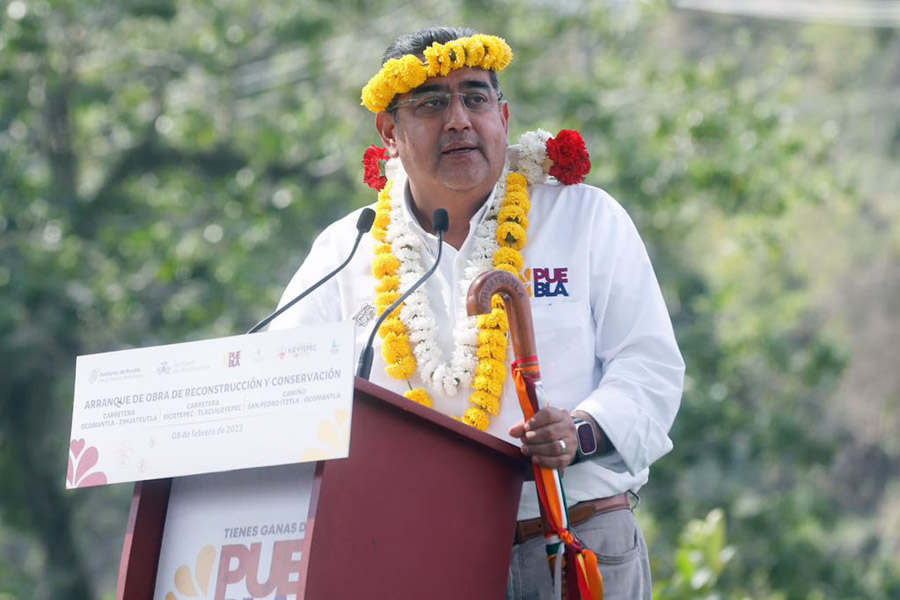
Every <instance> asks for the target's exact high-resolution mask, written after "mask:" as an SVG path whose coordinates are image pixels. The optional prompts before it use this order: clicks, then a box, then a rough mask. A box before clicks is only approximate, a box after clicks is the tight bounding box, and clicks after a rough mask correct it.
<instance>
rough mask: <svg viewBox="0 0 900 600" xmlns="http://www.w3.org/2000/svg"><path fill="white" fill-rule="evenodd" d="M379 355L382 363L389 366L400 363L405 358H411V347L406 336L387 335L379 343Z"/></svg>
mask: <svg viewBox="0 0 900 600" xmlns="http://www.w3.org/2000/svg"><path fill="white" fill-rule="evenodd" d="M381 355H382V356H383V357H384V362H386V363H387V364H389V365H391V364H394V363H397V362H399V361H401V360H402V359H404V358H406V357H407V356H412V346H410V345H409V338H408V337H407V336H406V335H396V334H388V335H386V336H384V340H383V341H382V342H381Z"/></svg>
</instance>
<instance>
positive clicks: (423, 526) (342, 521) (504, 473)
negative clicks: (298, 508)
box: [117, 379, 530, 600]
mask: <svg viewBox="0 0 900 600" xmlns="http://www.w3.org/2000/svg"><path fill="white" fill-rule="evenodd" d="M529 466H530V463H529V462H528V461H527V460H526V459H525V458H524V457H522V455H521V453H520V452H519V450H518V448H516V447H515V446H513V445H511V444H508V443H506V442H504V441H501V440H499V439H497V438H495V437H493V436H491V435H488V434H485V433H481V432H479V431H476V430H475V429H473V428H471V427H469V426H467V425H464V424H462V423H460V422H458V421H455V420H454V419H451V418H450V417H447V416H445V415H442V414H440V413H438V412H436V411H433V410H431V409H428V408H425V407H423V406H419V405H418V404H415V403H413V402H411V401H409V400H407V399H406V398H403V397H402V396H398V395H397V394H394V393H393V392H389V391H387V390H385V389H383V388H380V387H378V386H376V385H374V384H372V383H369V382H368V381H365V380H362V379H356V381H355V384H354V402H353V417H352V425H351V438H350V456H349V458H346V459H339V460H330V461H323V462H320V463H318V465H317V467H316V474H315V480H314V482H313V486H312V497H311V499H310V509H309V515H308V518H307V519H306V534H305V538H304V542H303V551H302V558H301V560H302V564H301V567H300V579H299V581H298V585H297V587H298V590H297V598H306V599H309V600H319V599H323V600H340V599H342V598H373V599H374V598H377V599H379V600H381V599H398V600H400V599H406V598H410V599H417V598H429V599H435V600H439V599H444V598H446V599H447V600H451V599H452V600H458V599H459V598H467V599H480V598H485V599H496V598H502V597H503V595H504V593H505V590H506V580H507V574H508V568H509V560H510V554H511V551H512V541H513V534H514V530H515V521H516V513H517V509H518V504H519V495H520V493H521V489H522V482H523V480H524V478H525V477H526V475H527V473H528V469H529ZM171 483H172V480H171V479H162V480H154V481H143V482H139V483H138V484H136V485H135V490H134V496H133V499H132V505H131V514H130V516H129V519H128V528H127V531H126V535H125V543H124V548H123V550H122V559H121V563H120V567H119V584H118V591H117V598H119V599H124V600H132V599H142V600H143V599H151V598H153V597H154V588H155V586H156V574H157V565H158V563H159V558H160V549H161V544H162V537H163V531H164V529H165V523H166V509H167V506H168V501H169V491H170V489H171ZM299 518H300V519H301V520H302V519H303V516H299Z"/></svg>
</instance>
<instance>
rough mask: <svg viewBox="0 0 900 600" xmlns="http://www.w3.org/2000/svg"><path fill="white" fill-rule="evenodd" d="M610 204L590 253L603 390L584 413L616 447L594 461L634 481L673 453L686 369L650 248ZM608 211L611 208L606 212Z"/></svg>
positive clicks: (582, 406) (596, 392) (582, 405)
mask: <svg viewBox="0 0 900 600" xmlns="http://www.w3.org/2000/svg"><path fill="white" fill-rule="evenodd" d="M609 200H610V201H611V202H612V204H611V209H610V211H609V215H608V216H609V217H611V218H607V219H601V220H600V221H601V222H604V223H605V224H604V225H600V226H599V231H595V234H594V236H593V239H594V240H595V241H594V242H593V243H592V247H591V257H590V274H591V281H592V290H591V299H590V302H591V309H592V313H593V315H594V320H595V325H596V332H595V354H596V357H597V359H598V360H599V362H600V366H601V377H600V382H599V385H598V386H597V387H596V389H595V390H594V391H593V392H592V393H591V394H590V395H588V397H587V398H585V399H584V400H583V401H582V402H581V403H579V405H578V406H577V409H578V410H581V411H584V412H586V413H588V414H590V415H591V416H592V417H593V418H594V420H595V421H597V424H598V425H599V426H600V428H601V429H602V430H603V432H604V433H605V434H606V436H607V438H608V439H609V441H610V442H611V443H612V445H613V446H614V447H615V451H614V452H612V453H611V454H607V455H605V456H602V457H599V458H597V459H595V461H596V462H597V463H598V464H600V465H602V466H604V467H606V468H608V469H610V470H612V471H615V472H619V473H621V472H624V471H628V472H629V473H631V474H632V475H635V474H637V473H639V472H641V471H643V470H644V469H647V468H648V467H649V466H650V465H651V464H652V463H653V462H654V461H656V460H657V459H659V458H660V457H662V456H663V455H665V454H666V453H667V452H669V451H670V450H671V449H672V440H671V439H669V435H668V432H669V429H670V428H671V426H672V423H673V421H674V419H675V414H676V413H677V412H678V408H679V406H680V403H681V393H682V386H683V380H684V361H683V360H682V357H681V353H680V351H679V350H678V346H677V343H676V341H675V335H674V332H673V329H672V323H671V320H670V318H669V314H668V311H667V309H666V306H665V302H664V300H663V297H662V292H661V291H660V289H659V284H658V283H657V280H656V275H655V274H654V272H653V267H652V265H651V264H650V259H649V257H648V255H647V251H646V248H645V247H644V244H643V242H642V241H641V239H640V236H639V235H638V232H637V229H636V228H635V226H634V223H633V222H632V221H631V218H630V217H629V216H628V215H627V214H626V212H625V211H624V209H622V207H621V206H619V205H618V204H617V203H615V201H614V200H612V199H611V198H609ZM607 207H608V208H609V207H610V205H609V204H607Z"/></svg>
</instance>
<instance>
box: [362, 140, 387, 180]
mask: <svg viewBox="0 0 900 600" xmlns="http://www.w3.org/2000/svg"><path fill="white" fill-rule="evenodd" d="M385 160H387V150H385V149H384V148H381V147H379V146H376V145H374V144H373V145H371V146H369V147H368V148H367V149H366V152H365V154H363V167H364V168H365V174H364V175H363V181H365V182H366V185H368V186H369V187H370V188H372V189H373V190H381V189H382V188H384V186H385V185H386V184H387V177H385V176H384V175H382V173H381V163H382V161H385Z"/></svg>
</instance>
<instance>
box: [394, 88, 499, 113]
mask: <svg viewBox="0 0 900 600" xmlns="http://www.w3.org/2000/svg"><path fill="white" fill-rule="evenodd" d="M454 96H459V98H460V100H462V103H463V106H465V107H466V110H468V111H469V112H473V113H477V112H485V111H487V110H489V109H491V108H495V107H496V106H497V105H498V104H499V103H500V100H502V99H503V94H502V93H500V92H498V93H497V97H496V98H494V96H493V95H492V94H490V93H488V92H482V91H471V92H427V93H424V94H420V95H417V96H415V97H413V98H410V99H408V100H404V101H403V102H398V103H397V104H395V105H394V107H393V108H392V109H390V110H391V111H394V110H399V109H401V108H404V107H407V106H408V107H409V109H410V110H411V111H412V113H413V115H414V116H416V117H435V116H437V115H440V114H443V113H444V111H445V110H447V107H449V106H450V103H451V102H452V101H453V97H454Z"/></svg>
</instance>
